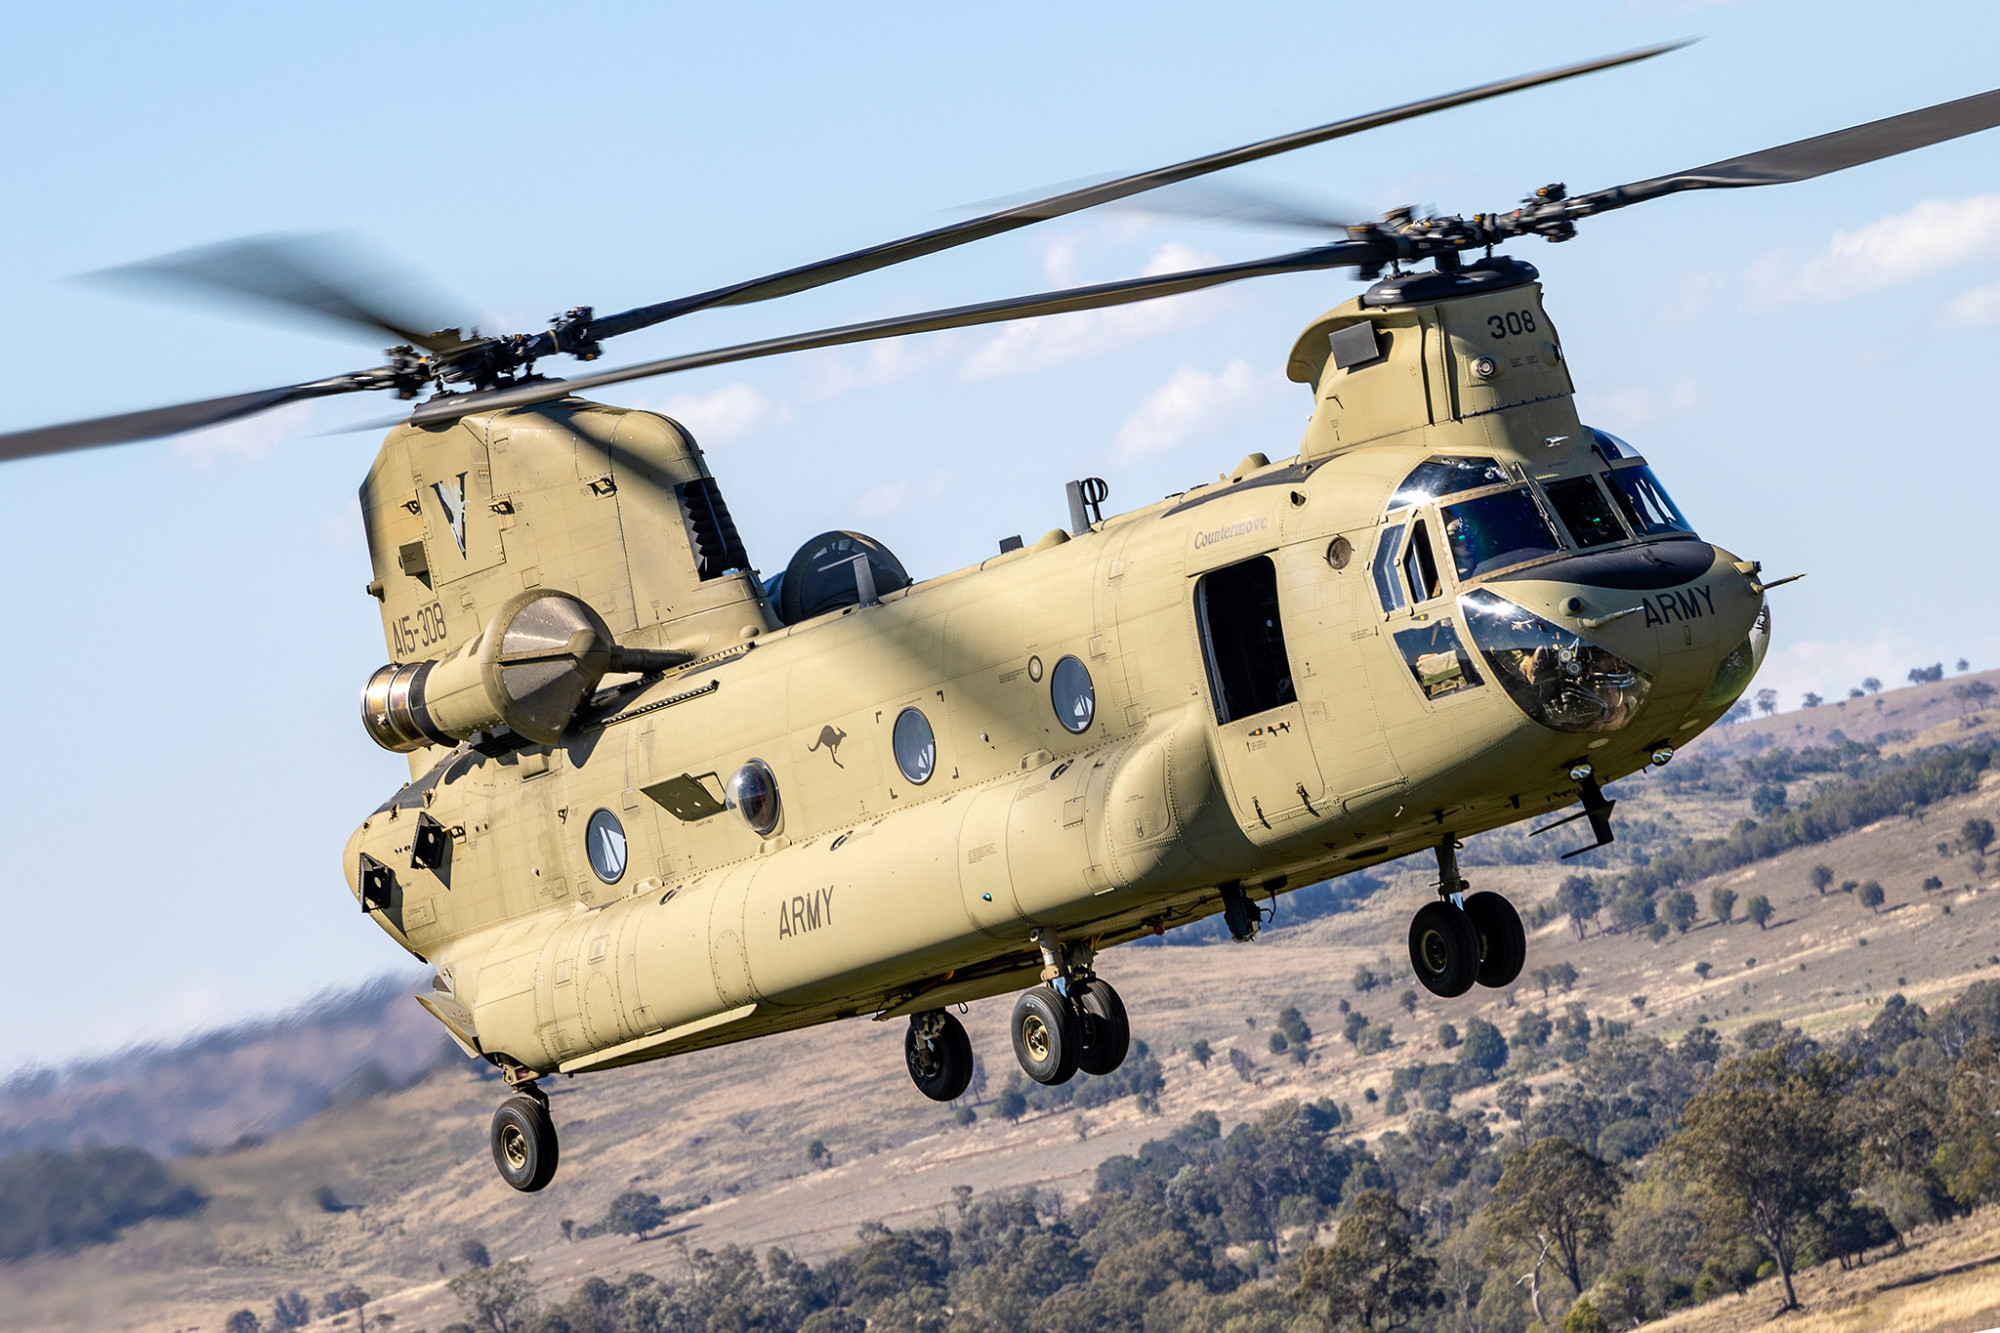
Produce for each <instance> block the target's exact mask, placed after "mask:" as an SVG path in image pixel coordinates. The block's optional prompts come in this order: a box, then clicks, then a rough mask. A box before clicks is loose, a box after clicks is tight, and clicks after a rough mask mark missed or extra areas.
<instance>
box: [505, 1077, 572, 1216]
mask: <svg viewBox="0 0 2000 1333" xmlns="http://www.w3.org/2000/svg"><path fill="white" fill-rule="evenodd" d="M558 1156H559V1153H558V1150H557V1147H556V1127H555V1122H554V1121H552V1120H550V1119H549V1107H548V1103H547V1102H546V1101H544V1100H542V1099H541V1097H540V1096H539V1095H537V1096H534V1097H529V1096H519V1097H509V1098H508V1099H507V1100H506V1101H504V1102H502V1103H500V1109H499V1110H497V1111H495V1112H494V1113H493V1164H494V1165H495V1166H497V1167H499V1168H500V1179H502V1180H504V1181H506V1182H507V1183H508V1184H509V1185H512V1186H513V1187H514V1188H515V1189H517V1190H520V1191H521V1192H522V1193H524V1194H533V1193H534V1192H535V1191H536V1190H538V1189H541V1188H542V1187H543V1186H545V1185H547V1184H548V1183H549V1182H550V1181H551V1180H553V1179H555V1174H556V1160H557V1158H558Z"/></svg>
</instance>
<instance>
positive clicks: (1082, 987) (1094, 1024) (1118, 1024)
mask: <svg viewBox="0 0 2000 1333" xmlns="http://www.w3.org/2000/svg"><path fill="white" fill-rule="evenodd" d="M1070 995H1071V996H1072V997H1073V998H1074V1000H1075V1002H1076V1006H1077V1008H1078V1010H1079V1011H1081V1013H1082V1016H1083V1023H1082V1027H1083V1050H1082V1051H1081V1052H1080V1053H1079V1054H1078V1055H1077V1059H1076V1067H1077V1068H1078V1069H1081V1070H1082V1071H1083V1072H1084V1073H1086V1074H1108V1073H1110V1072H1111V1071H1112V1070H1114V1069H1116V1068H1118V1066H1119V1065H1122V1064H1124V1063H1125V1052H1126V1051H1127V1050H1128V1049H1129V1048H1130V1047H1131V1045H1132V1024H1131V1023H1130V1022H1129V1021H1128V1020H1127V1019H1126V1017H1125V1002H1124V1001H1123V1000H1121V999H1119V998H1118V992H1117V991H1115V990H1113V989H1111V983H1110V982H1108V981H1101V980H1099V979H1098V978H1096V977H1092V978H1090V980H1088V981H1084V982H1079V983H1077V984H1076V985H1073V986H1072V987H1071V988H1070Z"/></svg>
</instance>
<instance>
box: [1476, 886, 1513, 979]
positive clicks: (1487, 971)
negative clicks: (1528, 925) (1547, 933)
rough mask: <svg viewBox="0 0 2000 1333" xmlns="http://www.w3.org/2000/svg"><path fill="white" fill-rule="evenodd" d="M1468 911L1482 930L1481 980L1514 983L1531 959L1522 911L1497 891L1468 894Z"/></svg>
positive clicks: (1480, 944)
mask: <svg viewBox="0 0 2000 1333" xmlns="http://www.w3.org/2000/svg"><path fill="white" fill-rule="evenodd" d="M1465 914H1466V916H1468V917H1469V918H1471V920H1472V928H1473V929H1474V930H1475V931H1477V932H1478V933H1479V977H1478V981H1479V984H1480V985H1482V986H1508V985H1512V984H1513V981H1514V978H1515V977H1518V976H1520V975H1521V965H1522V964H1523V963H1525V962H1527V961H1528V932H1527V931H1525V930H1523V929H1521V914H1520V913H1519V912H1516V911H1515V910H1514V904H1512V903H1510V902H1508V901H1507V900H1506V899H1505V898H1502V897H1501V896H1500V895H1499V894H1497V893H1472V894H1467V895H1466V899H1465Z"/></svg>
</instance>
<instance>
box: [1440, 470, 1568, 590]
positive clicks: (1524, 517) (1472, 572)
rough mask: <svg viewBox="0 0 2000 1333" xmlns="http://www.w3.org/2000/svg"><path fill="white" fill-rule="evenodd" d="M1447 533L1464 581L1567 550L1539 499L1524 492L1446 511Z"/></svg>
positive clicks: (1465, 502)
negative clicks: (1543, 510) (1543, 513)
mask: <svg viewBox="0 0 2000 1333" xmlns="http://www.w3.org/2000/svg"><path fill="white" fill-rule="evenodd" d="M1444 533H1445V538H1446V540H1447V541H1449V542H1450V543H1451V560H1452V564H1453V566H1454V567H1456V568H1457V570H1458V577H1459V578H1461V579H1469V578H1476V577H1478V576H1479V575H1481V574H1487V573H1491V572H1492V571H1493V570H1496V569H1504V568H1506V567H1507V566H1509V565H1518V564H1520V563H1521V562H1522V561H1524V560H1533V559H1534V558H1535V557H1536V556H1539V555H1548V554H1550V553H1551V552H1554V551H1559V550H1561V549H1562V543H1561V542H1559V541H1557V540H1556V534H1555V532H1554V531H1553V530H1552V529H1551V528H1550V527H1549V521H1548V520H1547V519H1546V518H1544V517H1542V511H1541V509H1540V508H1539V507H1538V506H1537V505H1536V504H1535V501H1534V499H1533V498H1532V497H1531V496H1530V495H1529V494H1528V493H1527V492H1526V491H1525V490H1521V489H1518V488H1517V489H1515V490H1511V491H1501V492H1499V493H1498V494H1495V495H1482V496H1480V497H1479V498H1478V499H1475V500H1463V501H1460V502H1459V503H1458V504H1454V505H1446V506H1444Z"/></svg>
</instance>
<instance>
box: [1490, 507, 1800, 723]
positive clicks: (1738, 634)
mask: <svg viewBox="0 0 2000 1333" xmlns="http://www.w3.org/2000/svg"><path fill="white" fill-rule="evenodd" d="M1756 573H1757V567H1756V566H1755V565H1754V564H1751V563H1749V562H1747V561H1743V560H1739V559H1738V558H1737V557H1736V556H1735V555H1733V554H1731V553H1730V552H1728V551H1725V550H1723V549H1722V548H1720V547H1717V546H1714V545H1712V544H1710V543H1708V542H1703V541H1698V540H1681V541H1671V542H1659V543H1654V544H1651V545H1646V546H1638V547H1625V548H1622V549H1618V550H1612V551H1602V552H1594V553H1588V554H1580V555H1572V556H1567V557H1565V558H1563V559H1560V560H1554V561H1550V562H1547V563H1545V564H1540V565H1534V566H1531V567H1529V568H1526V569H1521V570H1518V571H1515V572H1514V573H1511V574H1505V575H1502V576H1500V577H1499V578H1496V579H1494V580H1492V581H1491V582H1489V583H1488V584H1487V585H1486V587H1484V588H1482V589H1476V590H1474V591H1473V592H1471V593H1469V594H1467V595H1466V598H1465V610H1466V613H1467V618H1468V627H1469V628H1470V629H1471V630H1472V632H1473V633H1474V635H1475V637H1480V638H1482V639H1488V640H1491V639H1493V638H1494V637H1495V636H1496V635H1504V634H1506V633H1508V632H1510V631H1511V632H1512V633H1513V634H1514V636H1515V637H1517V638H1523V637H1525V635H1524V633H1523V631H1522V629H1521V626H1522V624H1523V623H1524V618H1523V617H1520V616H1519V615H1518V614H1517V615H1515V616H1514V617H1513V618H1512V619H1511V620H1510V619H1509V618H1508V613H1507V612H1505V611H1502V610H1501V608H1502V607H1505V606H1506V605H1508V604H1512V606H1513V607H1514V608H1516V609H1517V610H1518V611H1525V612H1527V613H1530V614H1529V615H1528V616H1527V617H1525V619H1526V620H1535V621H1538V622H1540V627H1541V630H1542V634H1543V637H1544V638H1545V639H1547V641H1548V643H1547V647H1545V648H1543V647H1531V646H1529V645H1526V644H1524V645H1523V647H1524V648H1527V651H1528V653H1530V654H1533V653H1539V654H1540V660H1542V661H1545V662H1546V663H1547V664H1548V665H1547V667H1546V668H1544V669H1545V670H1546V671H1548V672H1550V673H1553V672H1557V671H1560V672H1562V673H1564V674H1565V675H1566V676H1567V677H1568V678H1569V679H1570V680H1571V681H1573V682H1575V684H1577V685H1579V686H1581V687H1582V689H1581V690H1571V691H1567V692H1566V693H1565V696H1564V697H1570V698H1574V699H1579V700H1581V701H1583V703H1584V704H1587V705H1589V706H1588V707H1585V708H1582V709H1580V710H1579V712H1578V713H1577V715H1576V717H1575V718H1574V719H1573V720H1572V721H1571V722H1570V723H1568V724H1566V723H1565V721H1564V720H1563V718H1561V717H1551V718H1538V719H1537V720H1539V721H1544V722H1545V723H1547V724H1548V725H1551V726H1553V727H1555V728H1556V729H1557V730H1565V731H1568V730H1588V731H1596V732H1627V733H1629V732H1632V731H1635V730H1642V731H1644V732H1645V733H1646V735H1645V736H1644V737H1642V738H1639V739H1640V740H1642V741H1643V742H1644V743H1645V744H1648V745H1651V744H1657V743H1671V742H1672V741H1674V740H1675V739H1676V737H1677V736H1678V735H1679V734H1681V733H1684V732H1689V731H1692V730H1695V729H1698V727H1699V726H1700V725H1701V723H1703V722H1704V721H1712V720H1713V718H1712V717H1711V716H1710V714H1711V713H1715V712H1720V711H1721V710H1722V709H1724V708H1726V707H1728V705H1729V704H1730V703H1731V702H1732V701H1733V700H1734V699H1735V697H1736V696H1737V694H1739V693H1741V691H1742V689H1743V687H1744V686H1745V685H1747V684H1748V683H1749V680H1750V677H1751V675H1752V674H1753V673H1754V672H1755V671H1756V669H1757V666H1758V665H1759V664H1760V663H1761V662H1762V661H1763V656H1764V645H1765V641H1766V633H1765V630H1766V626H1767V624H1768V618H1767V616H1766V613H1765V605H1764V590H1763V585H1762V584H1761V583H1760V582H1759V581H1758V580H1757V578H1756ZM1514 660H1516V661H1518V662H1520V663H1522V665H1523V668H1524V673H1525V674H1527V675H1529V676H1530V677H1531V678H1532V677H1533V675H1534V674H1535V671H1536V668H1535V667H1534V666H1532V665H1531V663H1532V662H1533V661H1534V660H1536V659H1535V658H1534V657H1532V656H1529V655H1524V654H1521V653H1520V652H1518V651H1517V654H1516V656H1515V659H1514ZM1540 694H1541V696H1542V697H1543V698H1545V699H1546V698H1549V697H1551V696H1550V692H1549V691H1548V690H1547V689H1546V688H1543V689H1541V690H1540ZM1600 700H1601V701H1602V704H1601V707H1600V705H1599V703H1598V702H1597V701H1600ZM1594 709H1595V710H1598V711H1597V713H1596V715H1592V710H1594Z"/></svg>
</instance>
